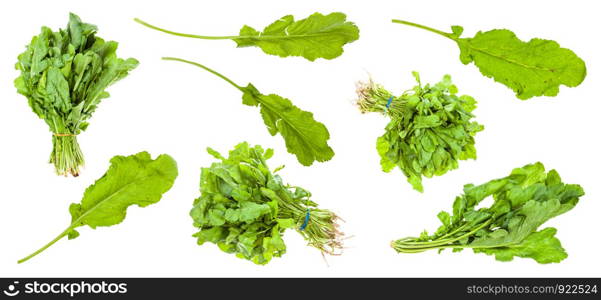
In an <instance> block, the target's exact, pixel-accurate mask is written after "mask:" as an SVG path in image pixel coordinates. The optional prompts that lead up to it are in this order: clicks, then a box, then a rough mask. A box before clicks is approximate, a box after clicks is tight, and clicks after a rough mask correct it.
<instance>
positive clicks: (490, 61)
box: [393, 20, 586, 100]
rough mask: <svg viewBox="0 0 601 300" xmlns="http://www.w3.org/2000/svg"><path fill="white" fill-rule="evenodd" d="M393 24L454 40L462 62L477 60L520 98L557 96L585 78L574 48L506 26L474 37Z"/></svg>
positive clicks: (488, 74) (456, 28) (458, 29)
mask: <svg viewBox="0 0 601 300" xmlns="http://www.w3.org/2000/svg"><path fill="white" fill-rule="evenodd" d="M393 22H394V23H399V24H405V25H409V26H414V27H418V28H421V29H425V30H428V31H431V32H434V33H437V34H440V35H442V36H444V37H447V38H449V39H451V40H454V41H455V42H456V43H457V45H458V46H459V49H460V51H461V54H460V60H461V62H462V63H463V64H466V65H467V64H469V63H472V62H473V63H474V64H475V65H476V66H477V67H478V69H480V72H481V73H482V74H483V75H484V76H486V77H490V78H493V79H494V80H495V81H497V82H499V83H502V84H504V85H505V86H507V87H509V88H510V89H512V90H513V91H514V92H515V93H516V96H517V97H518V98H519V99H522V100H526V99H530V98H532V97H536V96H556V95H557V94H558V93H559V86H560V85H565V86H568V87H575V86H578V85H580V83H582V81H583V80H584V78H585V77H586V65H585V63H584V61H583V60H582V59H581V58H579V57H578V56H577V55H576V54H575V53H574V52H573V51H571V50H569V49H566V48H561V47H560V46H559V44H558V43H557V42H555V41H552V40H545V39H539V38H534V39H531V40H530V41H528V42H524V41H522V40H520V39H519V38H518V37H517V36H516V35H515V34H514V33H513V32H511V31H510V30H507V29H495V30H490V31H486V32H481V31H479V32H478V33H477V34H476V35H475V36H474V37H473V38H460V35H461V33H462V32H463V28H462V27H460V26H453V27H452V33H446V32H442V31H440V30H436V29H433V28H430V27H427V26H423V25H419V24H415V23H412V22H407V21H402V20H393Z"/></svg>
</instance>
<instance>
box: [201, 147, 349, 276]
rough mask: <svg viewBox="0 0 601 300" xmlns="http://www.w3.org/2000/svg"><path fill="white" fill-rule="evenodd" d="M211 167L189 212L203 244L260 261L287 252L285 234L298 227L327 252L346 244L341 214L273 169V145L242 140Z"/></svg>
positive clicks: (308, 239)
mask: <svg viewBox="0 0 601 300" xmlns="http://www.w3.org/2000/svg"><path fill="white" fill-rule="evenodd" d="M208 152H209V154H211V155H212V156H214V157H215V158H217V159H219V160H220V162H215V163H213V164H212V165H211V166H210V167H209V168H202V172H201V176H200V191H201V195H200V197H199V198H197V199H196V200H195V201H194V208H192V210H191V212H190V215H191V216H192V219H194V226H195V227H197V228H199V229H200V230H199V231H198V233H196V234H195V235H194V237H196V238H197V239H198V244H199V245H202V244H204V243H206V242H210V243H215V244H217V246H219V249H221V250H222V251H224V252H226V253H235V254H236V256H237V257H239V258H243V259H247V260H250V261H252V262H254V263H256V264H261V265H264V264H267V263H268V262H269V261H270V260H271V259H272V258H273V257H280V256H282V255H283V254H284V253H285V252H286V244H285V243H284V240H283V239H282V235H283V233H284V231H285V230H286V229H289V228H293V229H295V230H296V231H297V232H298V233H300V234H301V235H302V236H303V238H304V239H305V240H306V241H307V242H308V244H309V245H310V246H313V247H315V248H317V249H319V250H320V251H322V253H327V254H337V253H338V250H340V249H341V248H342V244H341V240H340V238H341V236H342V233H341V232H340V231H339V230H338V224H337V220H338V217H337V216H336V215H335V214H334V213H333V212H331V211H329V210H323V209H319V208H317V204H316V203H315V202H313V201H311V200H310V198H311V193H310V192H309V191H307V190H305V189H303V188H300V187H295V186H290V185H287V184H284V183H283V181H282V178H281V177H280V176H279V175H276V174H275V173H276V172H277V171H279V170H280V169H281V168H282V167H280V168H277V169H276V170H275V171H274V172H271V171H270V169H269V167H268V165H267V162H266V161H267V159H269V158H270V157H271V156H272V155H273V150H271V149H267V150H263V148H261V147H260V146H254V147H251V146H249V144H248V143H246V142H244V143H240V144H239V145H237V146H236V147H235V148H234V150H232V151H230V152H229V157H227V158H226V157H223V156H222V155H221V154H219V153H218V152H217V151H215V150H213V149H210V148H209V149H208Z"/></svg>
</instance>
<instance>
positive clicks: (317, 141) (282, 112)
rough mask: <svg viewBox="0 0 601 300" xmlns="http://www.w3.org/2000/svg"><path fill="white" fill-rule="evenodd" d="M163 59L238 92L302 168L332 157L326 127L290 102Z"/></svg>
mask: <svg viewBox="0 0 601 300" xmlns="http://www.w3.org/2000/svg"><path fill="white" fill-rule="evenodd" d="M163 59H164V60H173V61H179V62H184V63H187V64H191V65H194V66H197V67H199V68H202V69H205V70H207V71H209V72H211V73H213V74H215V75H216V76H218V77H220V78H222V79H223V80H225V81H227V82H229V83H230V84H231V85H233V86H234V87H236V88H237V89H239V90H240V91H241V92H242V93H243V94H242V103H243V104H245V105H248V106H258V107H259V108H260V112H261V116H262V117H263V122H264V123H265V126H267V130H268V131H269V133H270V134H271V135H272V136H275V135H276V134H277V133H279V134H280V135H281V136H282V137H283V138H284V141H285V143H286V148H287V149H288V152H289V153H292V154H294V155H296V158H297V159H298V161H299V162H300V163H301V164H302V165H304V166H310V165H312V164H313V162H315V161H318V162H324V161H328V160H330V159H331V158H332V157H333V156H334V151H333V150H332V148H330V146H329V145H328V140H329V139H330V133H329V132H328V129H327V128H326V127H325V125H323V124H322V123H320V122H317V121H316V120H315V119H314V118H313V113H310V112H306V111H303V110H301V109H300V108H298V107H296V106H294V104H292V102H291V101H290V100H288V99H286V98H283V97H280V96H278V95H276V94H269V95H265V94H262V93H261V92H259V91H258V90H257V89H256V88H255V87H254V86H253V85H252V84H250V83H249V84H248V85H247V86H246V87H242V86H239V85H237V84H236V83H234V82H233V81H232V80H230V79H229V78H227V77H225V76H223V75H221V74H219V73H217V72H216V71H214V70H212V69H209V68H207V67H206V66H204V65H201V64H199V63H195V62H191V61H188V60H184V59H180V58H174V57H164V58H163Z"/></svg>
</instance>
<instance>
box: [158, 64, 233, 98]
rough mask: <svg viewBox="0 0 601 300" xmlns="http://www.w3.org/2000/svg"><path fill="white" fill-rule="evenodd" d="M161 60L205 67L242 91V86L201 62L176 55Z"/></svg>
mask: <svg viewBox="0 0 601 300" xmlns="http://www.w3.org/2000/svg"><path fill="white" fill-rule="evenodd" d="M163 60H172V61H179V62H183V63H187V64H190V65H193V66H197V67H199V68H202V69H205V70H206V71H209V72H210V73H213V74H214V75H215V76H217V77H219V78H221V79H223V80H225V81H227V82H228V83H229V84H231V85H233V86H234V87H236V88H237V89H239V90H240V91H242V92H244V88H243V87H241V86H239V85H237V84H236V83H235V82H233V81H232V80H231V79H229V78H227V77H225V75H222V74H221V73H219V72H217V71H215V70H213V69H211V68H209V67H207V66H205V65H202V64H199V63H197V62H193V61H189V60H185V59H181V58H177V57H163Z"/></svg>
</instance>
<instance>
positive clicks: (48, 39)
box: [15, 14, 138, 176]
mask: <svg viewBox="0 0 601 300" xmlns="http://www.w3.org/2000/svg"><path fill="white" fill-rule="evenodd" d="M96 31H97V28H96V26H95V25H92V24H87V23H83V22H82V21H81V20H80V18H79V17H78V16H76V15H75V14H70V17H69V23H68V25H67V28H66V29H60V30H59V31H57V32H54V31H52V30H51V29H50V28H48V27H42V32H41V33H40V34H39V35H37V36H34V37H33V38H32V40H31V43H30V44H29V45H28V46H27V49H26V50H25V52H23V53H21V54H20V55H19V58H18V59H19V61H18V62H17V64H16V65H15V67H16V69H17V70H19V71H20V76H19V77H17V79H15V87H16V88H17V91H18V92H19V93H20V94H22V95H24V96H25V97H27V100H28V103H29V106H30V107H31V108H32V110H33V112H34V113H35V114H36V115H38V117H40V118H41V119H43V120H44V121H45V122H46V124H47V125H48V126H49V127H50V131H51V132H52V133H53V136H52V153H51V155H50V163H51V164H54V167H55V170H56V173H57V174H59V175H65V176H67V175H69V174H70V175H73V176H78V175H79V172H80V168H81V167H82V166H83V165H84V164H85V161H84V156H83V153H82V151H81V149H80V147H79V143H78V142H77V135H79V134H80V133H81V132H83V131H84V130H86V128H87V127H88V122H87V121H88V120H89V119H90V118H91V116H92V113H93V112H94V111H95V110H96V108H97V107H98V105H99V103H100V102H101V100H102V99H105V98H108V97H109V94H108V93H107V92H106V91H105V89H106V88H107V87H108V86H110V85H112V84H113V83H115V82H117V81H119V80H120V79H122V78H124V77H125V76H127V75H128V72H129V71H131V70H133V69H134V68H135V67H136V66H137V65H138V61H137V60H135V59H133V58H129V59H121V58H118V57H117V54H116V51H117V46H118V44H117V42H113V41H104V40H103V39H101V38H99V37H97V36H96Z"/></svg>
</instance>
